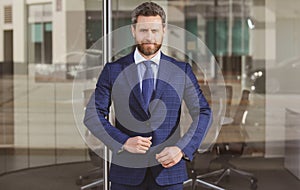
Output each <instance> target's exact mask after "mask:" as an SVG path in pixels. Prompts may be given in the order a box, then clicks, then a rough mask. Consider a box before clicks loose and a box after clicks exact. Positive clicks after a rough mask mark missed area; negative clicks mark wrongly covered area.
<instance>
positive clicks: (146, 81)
mask: <svg viewBox="0 0 300 190" xmlns="http://www.w3.org/2000/svg"><path fill="white" fill-rule="evenodd" d="M143 63H144V65H145V66H146V71H145V73H144V77H143V83H142V94H143V98H144V101H145V106H146V109H148V107H149V103H150V100H151V97H152V93H153V90H154V79H153V71H152V68H151V63H152V61H144V62H143Z"/></svg>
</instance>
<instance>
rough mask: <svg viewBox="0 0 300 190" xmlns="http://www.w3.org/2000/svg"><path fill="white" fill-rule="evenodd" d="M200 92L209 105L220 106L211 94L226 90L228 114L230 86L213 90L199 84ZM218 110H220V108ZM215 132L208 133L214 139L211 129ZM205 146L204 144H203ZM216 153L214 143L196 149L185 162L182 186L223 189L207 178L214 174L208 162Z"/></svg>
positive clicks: (230, 95)
mask: <svg viewBox="0 0 300 190" xmlns="http://www.w3.org/2000/svg"><path fill="white" fill-rule="evenodd" d="M201 89H202V92H203V94H204V96H205V97H206V99H207V101H208V103H209V104H210V105H212V104H215V103H219V104H220V105H219V106H222V100H219V102H213V100H212V94H215V93H219V92H217V91H219V90H221V91H222V90H223V89H225V90H226V99H227V100H226V112H225V116H227V115H228V113H229V112H230V105H231V98H232V86H229V85H226V86H225V88H220V86H218V87H217V88H214V89H213V90H217V91H216V92H214V91H211V89H210V87H209V86H207V85H201ZM220 111H222V110H221V109H220ZM216 115H217V117H220V116H221V115H222V114H221V112H220V113H216ZM212 132H213V133H215V134H210V135H212V136H215V139H216V138H217V135H218V134H217V133H218V132H217V131H212ZM204 146H205V147H207V146H206V145H204ZM216 157H217V155H216V154H215V152H214V144H211V145H210V146H208V148H207V149H205V150H202V149H200V148H199V149H198V151H197V152H196V153H195V155H194V159H193V160H192V161H191V162H187V164H186V165H187V170H188V175H189V179H188V180H187V181H185V182H184V187H185V188H186V187H191V189H192V190H195V189H196V188H197V186H198V185H201V186H203V187H207V188H210V189H215V190H225V189H224V188H223V187H220V186H218V185H217V184H215V183H214V182H213V181H211V180H209V178H210V177H211V176H213V175H214V172H210V163H211V162H212V161H213V160H215V159H216Z"/></svg>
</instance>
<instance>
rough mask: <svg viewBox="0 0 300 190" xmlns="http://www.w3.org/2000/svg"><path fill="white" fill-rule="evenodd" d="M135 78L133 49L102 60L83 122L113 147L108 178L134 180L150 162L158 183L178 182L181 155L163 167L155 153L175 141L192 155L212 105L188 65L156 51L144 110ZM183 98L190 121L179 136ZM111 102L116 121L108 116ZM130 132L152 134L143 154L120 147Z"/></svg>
mask: <svg viewBox="0 0 300 190" xmlns="http://www.w3.org/2000/svg"><path fill="white" fill-rule="evenodd" d="M138 82H139V80H138V72H137V66H136V64H135V63H134V56H133V53H131V54H129V55H127V56H125V57H123V58H121V59H119V60H117V61H115V62H112V63H108V64H106V65H105V67H104V68H103V71H102V73H101V74H100V77H99V79H98V82H97V85H96V89H95V93H94V94H93V96H92V98H91V100H90V102H89V103H88V105H87V109H86V114H85V118H84V123H85V125H86V126H87V127H88V128H89V130H90V131H91V132H92V133H93V135H94V136H96V137H97V138H99V139H100V140H101V141H103V142H104V143H105V144H106V145H107V146H108V147H109V148H110V149H111V151H112V153H113V156H112V164H111V168H110V173H109V174H110V180H111V181H112V182H114V183H118V184H127V185H138V184H140V183H141V182H142V181H143V179H144V178H145V174H146V171H147V168H150V169H151V173H152V175H153V177H154V179H155V180H156V183H157V184H159V185H170V184H178V183H182V182H183V181H184V180H186V179H187V172H186V165H185V160H184V159H182V160H181V161H180V162H179V163H177V164H176V165H174V166H173V167H171V168H167V169H166V168H164V167H162V166H161V165H160V164H159V163H158V162H157V161H156V159H155V154H157V153H159V152H160V151H162V150H163V148H165V147H167V146H178V147H179V148H180V149H181V150H182V151H183V153H184V154H185V156H186V157H188V159H189V160H192V159H193V154H194V153H195V151H196V150H197V148H198V147H199V145H200V143H201V141H202V140H203V138H204V136H205V134H206V132H207V130H208V128H209V126H210V122H211V119H212V118H211V117H212V116H211V115H212V114H211V109H210V108H209V105H208V103H207V101H206V99H205V97H204V95H203V94H202V91H201V90H200V87H199V85H198V82H197V79H196V77H195V76H194V74H193V72H192V69H191V67H190V65H189V64H187V63H183V62H178V61H176V60H175V59H173V58H171V57H168V56H166V55H164V54H161V60H160V63H159V69H158V77H157V82H156V87H155V91H154V93H153V96H152V100H153V101H152V103H151V106H150V108H149V110H147V108H145V105H144V102H143V98H142V96H141V91H140V86H139V83H138ZM157 100H159V101H162V102H163V103H164V104H163V105H162V104H161V103H160V102H159V101H157ZM183 100H184V101H185V103H186V105H187V107H188V109H189V113H190V115H191V117H192V119H193V123H192V124H191V126H190V127H189V130H188V132H187V133H186V134H185V135H184V136H183V137H181V136H180V126H179V121H180V114H181V104H182V101H183ZM112 102H113V105H114V109H115V113H116V123H115V126H112V125H111V123H110V122H109V121H108V120H107V116H108V114H109V108H110V106H111V103H112ZM95 118H97V119H95ZM185 127H186V126H185ZM134 136H144V137H149V136H152V140H151V141H152V145H151V148H150V150H148V151H147V153H146V154H132V153H129V152H127V151H123V152H120V149H121V147H122V145H123V144H124V143H125V142H126V140H127V139H128V138H130V137H134Z"/></svg>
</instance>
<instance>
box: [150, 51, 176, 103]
mask: <svg viewBox="0 0 300 190" xmlns="http://www.w3.org/2000/svg"><path fill="white" fill-rule="evenodd" d="M170 64H173V63H172V62H171V61H170V60H169V58H168V57H167V56H166V55H164V54H163V53H162V54H161V59H160V62H159V69H158V75H157V80H156V89H155V96H154V98H155V99H160V97H161V96H162V95H163V94H164V92H165V91H166V90H165V89H166V85H168V84H170V80H171V76H172V75H173V74H174V73H173V72H172V70H170V67H169V66H170ZM157 103H158V101H155V103H154V105H153V107H152V109H154V108H155V107H156V106H157Z"/></svg>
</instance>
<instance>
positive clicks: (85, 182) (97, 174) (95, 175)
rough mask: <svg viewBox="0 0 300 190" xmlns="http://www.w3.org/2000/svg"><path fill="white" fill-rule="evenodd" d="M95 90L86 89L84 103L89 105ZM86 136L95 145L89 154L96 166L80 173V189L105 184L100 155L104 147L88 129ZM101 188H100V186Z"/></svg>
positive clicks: (78, 182)
mask: <svg viewBox="0 0 300 190" xmlns="http://www.w3.org/2000/svg"><path fill="white" fill-rule="evenodd" d="M93 92H94V90H93V89H88V90H85V91H84V92H83V93H84V94H83V96H84V105H87V103H88V101H89V99H90V97H91V95H92V93H93ZM85 138H86V140H87V142H89V143H90V144H93V145H95V147H94V148H93V150H92V149H90V148H88V155H89V158H90V160H91V163H92V164H93V166H94V168H93V169H91V170H89V171H87V172H85V173H84V174H82V175H80V176H79V177H78V179H77V180H76V184H77V185H80V186H81V187H80V189H81V190H83V189H93V188H96V187H99V186H101V185H103V183H104V180H103V165H104V162H103V159H102V158H101V157H100V156H99V155H103V149H104V147H103V146H101V145H99V143H98V140H97V139H96V137H94V136H93V134H91V132H90V131H88V130H87V131H86V133H85ZM98 189H99V188H98Z"/></svg>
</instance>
